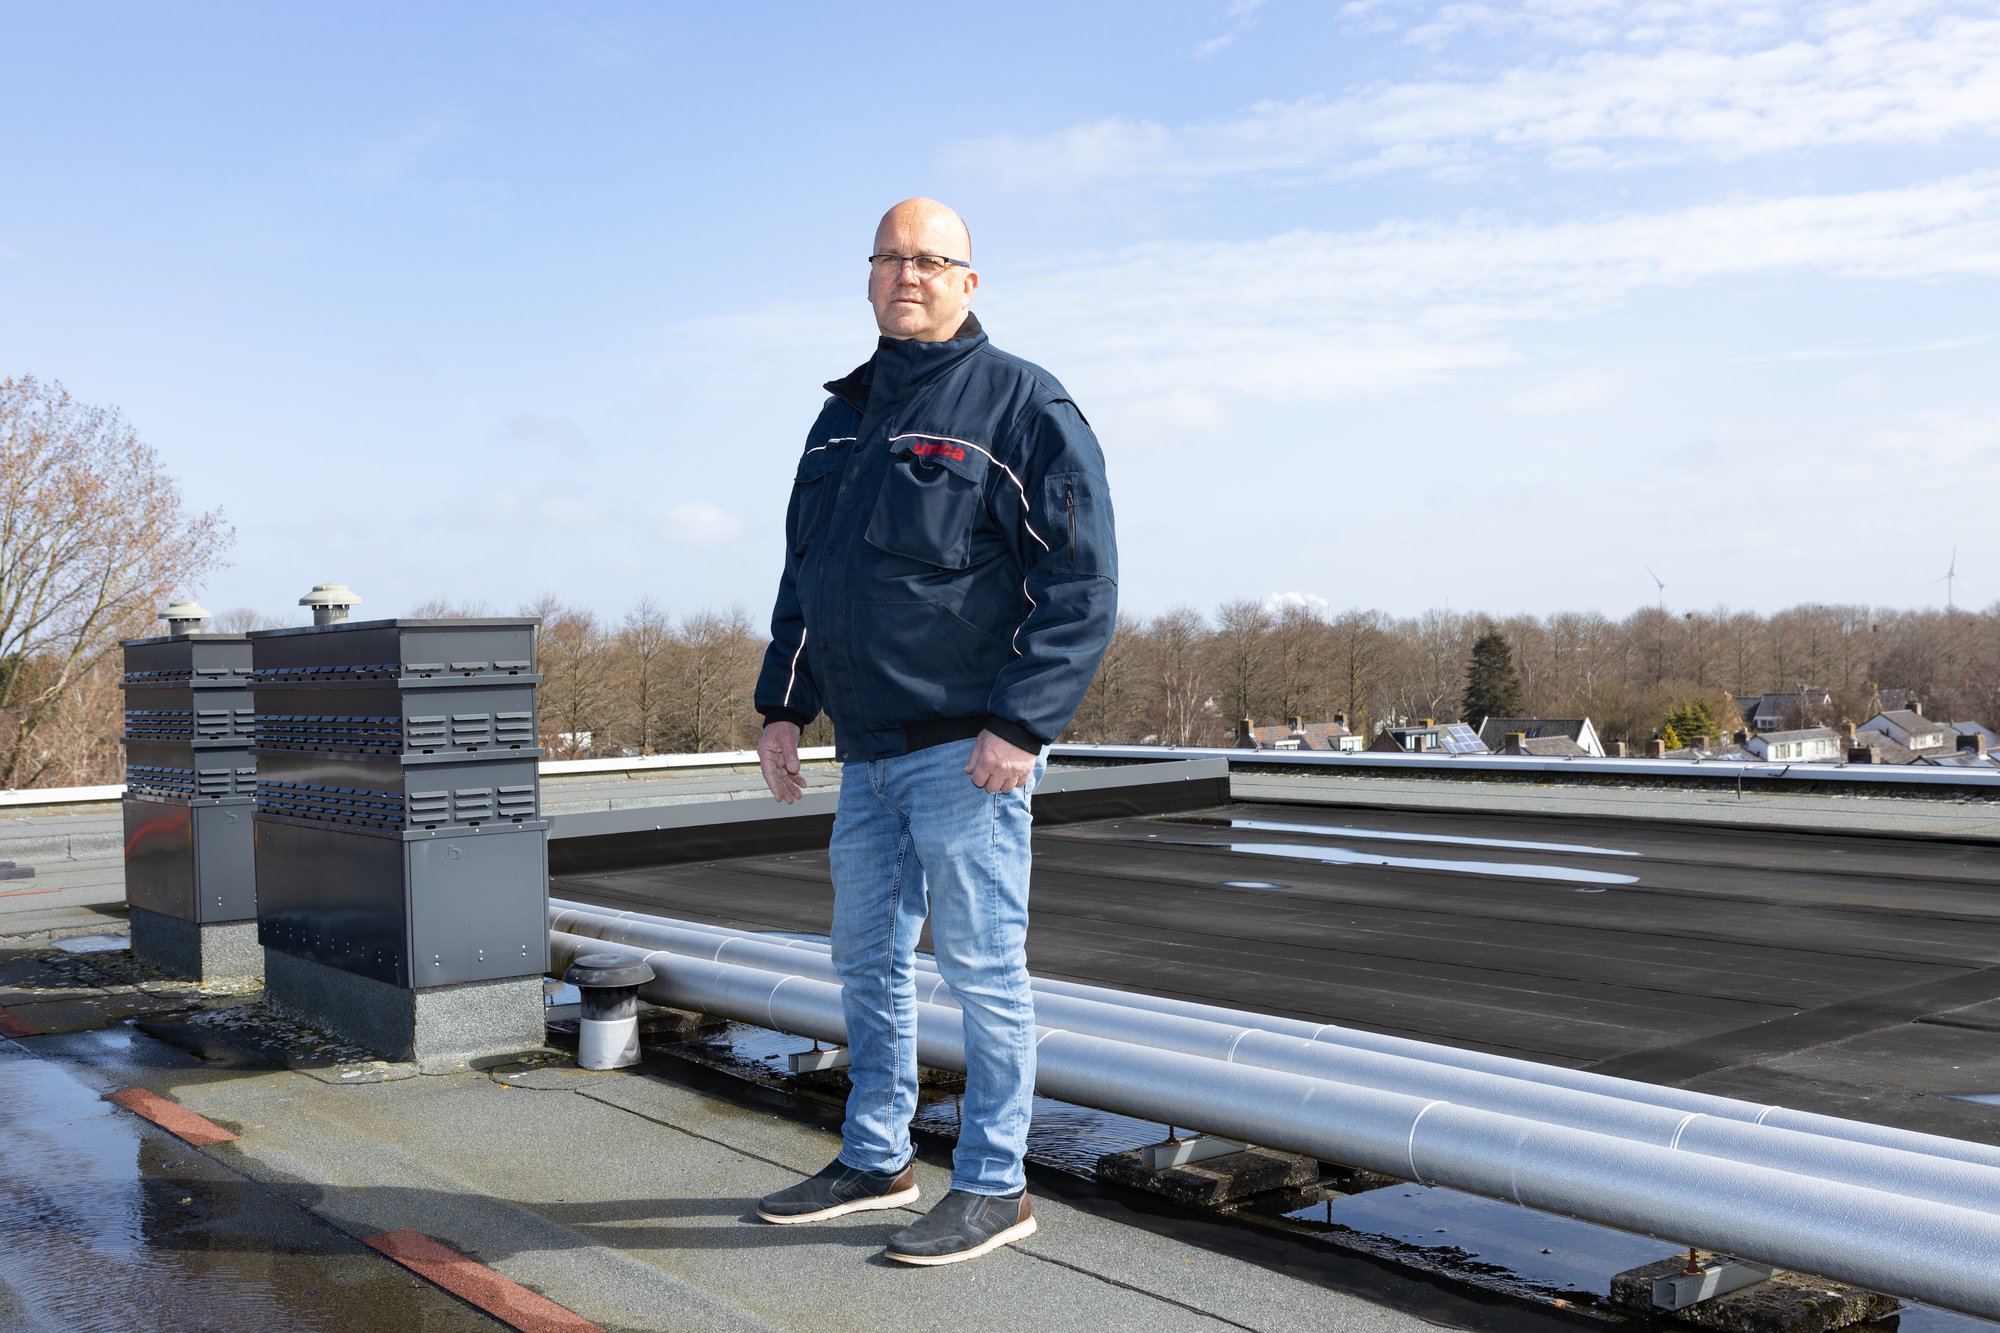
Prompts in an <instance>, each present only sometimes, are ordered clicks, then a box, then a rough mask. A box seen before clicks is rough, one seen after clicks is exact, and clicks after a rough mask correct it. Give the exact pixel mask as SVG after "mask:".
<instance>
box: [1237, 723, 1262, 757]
mask: <svg viewBox="0 0 2000 1333" xmlns="http://www.w3.org/2000/svg"><path fill="white" fill-rule="evenodd" d="M1256 727H1257V724H1256V723H1255V722H1254V721H1252V720H1251V719H1250V718H1247V717H1246V718H1244V719H1243V720H1242V721H1240V722H1238V723H1237V724H1236V748H1237V749H1239V750H1254V749H1256V748H1257V735H1256Z"/></svg>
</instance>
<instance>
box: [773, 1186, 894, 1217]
mask: <svg viewBox="0 0 2000 1333" xmlns="http://www.w3.org/2000/svg"><path fill="white" fill-rule="evenodd" d="M918 1193H919V1191H918V1189H917V1187H916V1186H915V1185H912V1186H910V1187H909V1188H908V1189H906V1190H897V1191H896V1192H895V1193H894V1194H873V1195H870V1196H868V1197H867V1198H865V1199H849V1200H848V1201H847V1202H846V1203H836V1204H834V1205H833V1206H832V1207H830V1208H822V1209H820V1210H819V1211H818V1212H816V1213H785V1214H779V1213H767V1212H765V1211H764V1210H763V1209H762V1208H759V1209H758V1210H757V1216H759V1217H761V1218H763V1219H764V1220H765V1221H766V1222H776V1223H777V1224H778V1225H779V1226H781V1227H782V1226H789V1225H790V1224H791V1223H793V1222H824V1221H825V1220H826V1219H827V1218H829V1217H843V1216H845V1215H847V1214H848V1213H865V1212H867V1211H869V1210H870V1209H873V1208H901V1207H902V1206H903V1205H904V1204H906V1203H915V1202H916V1201H917V1195H918Z"/></svg>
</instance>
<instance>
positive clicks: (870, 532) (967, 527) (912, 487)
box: [862, 439, 987, 569]
mask: <svg viewBox="0 0 2000 1333" xmlns="http://www.w3.org/2000/svg"><path fill="white" fill-rule="evenodd" d="M986 466H987V464H986V455H985V454H982V453H980V452H979V451H977V450H975V449H967V448H964V447H962V446H960V445H955V444H941V443H937V442H934V441H931V440H921V439H920V440H916V441H906V442H901V443H899V444H898V446H897V448H896V451H895V452H894V453H893V454H891V455H890V457H889V468H888V471H887V472H886V473H885V474H884V475H883V477H882V492H881V495H880V496H879V497H878V498H877V499H876V501H875V512H874V513H873V514H872V515H870V516H869V519H868V527H867V529H866V531H864V532H863V533H862V536H863V538H864V539H865V540H866V541H867V542H868V544H869V545H870V546H873V547H875V548H876V549H877V550H881V551H887V552H888V553H889V554H891V555H900V556H904V557H906V558H908V559H911V560H920V561H922V562H923V563H924V564H927V565H935V566H936V567H938V568H939V569H964V568H965V567H966V566H967V565H969V564H971V563H972V536H973V532H974V530H975V529H976V528H977V526H978V523H979V518H980V514H981V512H982V511H983V509H984V507H985V493H986Z"/></svg>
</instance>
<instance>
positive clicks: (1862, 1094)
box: [553, 803, 2000, 1142]
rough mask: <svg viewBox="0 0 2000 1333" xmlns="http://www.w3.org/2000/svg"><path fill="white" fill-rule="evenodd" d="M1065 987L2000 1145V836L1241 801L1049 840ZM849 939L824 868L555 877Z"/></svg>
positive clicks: (662, 907)
mask: <svg viewBox="0 0 2000 1333" xmlns="http://www.w3.org/2000/svg"><path fill="white" fill-rule="evenodd" d="M1035 856H1036V861H1035V889H1034V897H1033V906H1032V910H1031V925H1030V933H1029V962H1030V966H1031V967H1032V969H1033V970H1034V972H1035V973H1036V974H1037V975H1038V976H1045V977H1054V978H1063V979H1069V980H1076V981H1085V982H1091V983H1095V984H1101V985H1109V986H1116V987H1121V988H1126V989H1133V990H1141V991H1150V992H1153V993H1156V994H1163V995H1174V996H1180V997H1185V998H1188V999H1194V1000H1200V1001H1204V1002H1207V1003H1213V1004H1224V1005H1232V1006H1236V1007H1240V1008H1245V1009H1250V1010H1256V1011H1260V1012H1266V1013H1274V1014H1283V1015H1288V1016H1292V1017H1299V1018H1309V1019H1315V1020H1319V1021H1325V1022H1337V1023H1343V1024H1348V1025H1352V1026H1356V1027H1362V1028H1368V1029H1371V1030H1376V1031H1382V1032H1392V1033H1396V1034H1398V1035H1404V1036H1412V1037H1417V1038H1420V1039H1425V1040H1433V1041H1439V1042H1444V1043H1447V1044H1451V1045H1456V1046H1464V1047H1474V1048H1479V1049H1484V1050H1493V1051H1500V1052H1504V1053H1508V1054H1513V1055H1519V1056H1523V1057H1526V1058H1530V1059H1535V1060H1540V1061H1544V1062H1548V1063H1552V1064H1558V1065H1567V1066H1575V1067H1584V1068H1591V1069H1595V1070H1599V1071H1601V1072H1605V1073H1612V1074H1618V1075H1622V1076H1627V1077H1633V1078H1639V1079H1644V1080H1646V1081H1649V1082H1656V1083H1672V1084H1681V1085H1685V1086H1691V1087H1699V1088H1702V1089H1704V1090H1707V1091H1712V1092H1718V1093H1723V1094H1726V1095H1731V1096H1738V1097H1745V1098H1750V1099H1753V1100H1757V1101H1770V1102H1778V1103H1782V1104H1784V1105H1789V1106H1796V1107H1800V1108H1803V1109H1809V1110H1818V1111H1824V1112H1828V1113H1831V1114H1838V1115H1845V1116H1852V1117H1857V1118H1861V1119H1871V1120H1878V1121H1883V1122H1886V1123H1892V1124H1898V1125H1903V1126H1906V1127H1909V1128H1913V1129H1921V1130H1926V1131H1929V1132H1934V1133H1944V1134H1950V1135H1954V1136H1957V1137H1961V1138H1972V1139H1981V1140H1985V1141H1988V1142H2000V1111H1996V1110H1995V1109H1994V1108H1993V1107H1991V1106H1985V1105H1980V1104H1978V1103H1974V1102H1967V1101H1963V1100H1957V1098H1959V1097H1962V1096H1964V1095H1966V1094H1982V1093H1995V1092H2000V1040H1996V1035H2000V966H1996V965H2000V849H1996V848H1995V847H1994V846H1993V845H1991V844H1984V845H1982V844H1978V843H1970V842H1948V841H1943V840H1927V839H1922V838H1897V837H1891V836H1885V835H1881V834H1871V835H1869V836H1867V837H1840V836H1834V835H1823V834H1809V833H1784V832H1773V831H1768V830H1727V829H1715V828H1697V827H1690V826H1684V825H1665V824H1644V823H1638V822H1627V821H1615V820H1591V819H1578V818H1543V819H1536V818H1532V817H1524V816H1519V815H1505V816H1491V815H1484V816H1482V815H1470V814H1438V813H1418V812H1402V811H1398V812H1391V811H1360V810H1352V809H1349V810H1335V809H1328V808H1325V807H1318V808H1315V807H1312V806H1303V805H1280V804H1275V803H1273V804H1243V803H1239V804H1235V805H1231V806H1229V807H1226V808H1223V809H1218V810H1216V811H1214V812H1212V813H1208V814H1198V815H1184V816H1157V817H1153V818H1143V819H1122V820H1111V821H1105V822H1102V823H1093V824H1080V825H1068V826H1061V827H1054V828H1043V829H1041V830H1038V831H1037V833H1036V840H1035ZM553 892H555V893H556V894H558V895H559V896H565V897H571V898H575V899H578V900H581V901H588V902H594V903H598V904H603V905H612V906H620V907H629V908H638V909H640V910H646V911H651V912H656V913H659V914H662V915H667V916H681V917H688V918H691V919H697V920H704V921H709V922H712V923H716V924H723V925H731V926H741V927H748V928H757V929H777V930H804V931H815V932H823V931H825V930H826V929H827V924H828V917H829V911H830V906H831V891H830V888H829V881H828V872H827V858H826V855H825V854H824V853H796V854H779V855H772V856H764V857H742V858H736V859H731V860H725V861H717V862H710V863H706V864H700V865H680V866H667V867H655V868H648V869H642V870H630V871H622V872H615V873H608V874H601V875H591V876H578V877H570V878H564V879H560V880H557V881H556V882H555V884H554V885H553Z"/></svg>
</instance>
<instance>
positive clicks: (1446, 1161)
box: [550, 931, 2000, 1318]
mask: <svg viewBox="0 0 2000 1333" xmlns="http://www.w3.org/2000/svg"><path fill="white" fill-rule="evenodd" d="M550 951H551V965H552V967H554V968H557V969H566V968H567V967H568V966H569V965H570V963H571V962H573V961H574V960H575V959H576V958H577V957H578V956H579V955H581V954H585V953H599V952H614V951H615V952H623V953H626V954H627V955H628V956H630V957H632V958H634V959H642V960H644V961H646V962H647V963H648V964H649V965H651V966H652V968H653V970H654V973H655V980H653V981H652V982H650V983H648V984H647V985H645V986H643V987H642V988H641V990H640V994H641V995H642V996H644V997H645V998H646V999H647V1000H649V1001H651V1002H653V1003H655V1004H663V1005H670V1006H673V1007H676V1008H684V1009H697V1010H701V1011H703V1012H706V1013H712V1014H718V1015H721V1016H723V1017H727V1018H734V1019H737V1020H739V1021H743V1022H750V1023H757V1024H760V1025H762V1026H765V1027H770V1028H776V1029H778V1030H780V1031H785V1032H796V1033H801V1034H804V1035H806V1036H811V1037H816V1038H818V1039H820V1040H824V1041H835V1042H841V1041H845V1039H846V1029H845V1025H844V1024H843V1022H842V1020H841V1008H840V987H839V986H837V985H835V984H833V983H831V982H826V981H815V980H811V979H808V978H805V977H800V976H796V975H790V974H780V973H776V972H764V971H759V970H756V969H753V968H747V967H736V966H732V965H730V964H727V963H715V962H709V961H706V960H703V959H699V958H692V957H687V956H685V955H676V954H667V953H660V952H656V951H650V950H646V949H643V948H636V947H633V946H628V945H608V944H606V943H605V942H604V941H601V940H595V939H588V938H585V937H582V936H577V935H571V934H568V933H566V932H561V931H557V932H552V933H551V935H550ZM917 1059H918V1061H919V1062H920V1063H922V1064H926V1065H930V1066H932V1067H934V1068H940V1069H952V1070H959V1071H963V1070H964V1068H965V1058H964V1040H963V1030H962V1028H961V1026H960V1014H959V1011H958V1010H956V1009H952V1008H948V1007H946V1006H943V1005H935V1004H919V1005H918V1006H917ZM1036 1063H1037V1073H1036V1080H1035V1086H1036V1090H1037V1091H1038V1092H1041V1093H1042V1094H1044V1095H1046V1096H1050V1097H1059V1098H1062V1099H1064V1100H1066V1101H1073V1102H1078V1103H1081V1104H1083V1105H1088V1106H1097V1107H1101V1108H1103V1109H1105V1110H1108V1111H1117V1112H1121V1113H1123V1114H1126V1115H1133V1116H1141V1117H1144V1118H1146V1119H1149V1120H1159V1121H1166V1122H1169V1123H1172V1124H1177V1125H1199V1126H1201V1127H1202V1128H1204V1129H1207V1130H1209V1131H1210V1132H1213V1133H1217V1134H1224V1135H1227V1136H1229V1137H1231V1138H1237V1139H1242V1140H1244V1141H1246V1142H1250V1143H1262V1144H1268V1145H1270V1146H1272V1147H1275V1148H1284V1149H1289V1150H1291V1151H1294V1152H1303V1153H1308V1154H1310V1155H1312V1156H1314V1157H1317V1158H1320V1159H1322V1160H1326V1161H1334V1162H1346V1163H1350V1164H1352V1165H1354V1166H1358V1167H1362V1168H1365V1169H1368V1170H1372V1171H1380V1172H1384V1173H1386V1174H1389V1175H1394V1176H1398V1177H1401V1178H1403V1179H1407V1180H1416V1181H1423V1182H1426V1183H1436V1184H1443V1185H1449V1186H1452V1187H1453V1188H1456V1189H1461V1190H1466V1191H1469V1192H1471V1193H1474V1194H1483V1195H1487V1196H1489V1197H1492V1198H1497V1199H1506V1200H1509V1201H1511V1202H1514V1203H1519V1204H1522V1205H1523V1206H1525V1207H1529V1208H1537V1209H1542V1210H1544V1211H1547V1212H1553V1213H1560V1214H1563V1215H1564V1216H1568V1217H1579V1218H1584V1219H1587V1220H1590V1221H1593V1222H1599V1223H1603V1224H1605V1225H1609V1226H1615V1227H1622V1228H1625V1229H1626V1230H1630V1231H1638V1232H1645V1233H1650V1234H1652V1235H1657V1236H1664V1237H1671V1238H1676V1239H1680V1240H1686V1241H1693V1242H1695V1243H1698V1244H1701V1245H1706V1246H1710V1247H1713V1248H1715V1249H1720V1250H1725V1251H1727V1252H1729V1253H1731V1254H1736V1255H1740V1256H1742V1257H1744V1258H1748V1259H1753V1260H1758V1261H1761V1262H1765V1263H1770V1264H1774V1265H1777V1266H1780V1267H1784V1268H1790V1269H1795V1270H1797V1271H1800V1272H1805V1273H1815V1274H1822V1275H1824V1276H1827V1277H1831V1278H1836V1279H1839V1280H1842V1281H1847V1282H1855V1283H1859V1284H1861V1285H1863V1286H1866V1287H1870V1288H1873V1289H1875V1290H1879V1291H1887V1292H1893V1293H1895V1294H1898V1295H1903V1296H1908V1297H1911V1298H1913V1299H1916V1300H1922V1301H1928V1302H1931V1303H1932V1304H1936V1305H1942V1306H1945V1307H1947V1308H1949V1309H1954V1310H1962V1311H1964V1312H1966V1313H1968V1314H1977V1315H1982V1316H1986V1317H1988V1318H1992V1317H2000V1284H1995V1283H1994V1282H1993V1281H1992V1274H1993V1273H1994V1272H1996V1271H2000V1216H1996V1215H1995V1214H1993V1213H1989V1212H1984V1211H1981V1210H1977V1209H1971V1208H1960V1207H1954V1206H1952V1205H1949V1204H1940V1203H1935V1202H1932V1201H1929V1200H1923V1199H1913V1198H1909V1197H1907V1196H1904V1195H1898V1194H1891V1193H1888V1192H1886V1191H1883V1190H1873V1189H1865V1188H1861V1187H1858V1186H1852V1185H1843V1184H1838V1183H1835V1182H1832V1181H1827V1180H1820V1179H1817V1178H1815V1177H1812V1176H1802V1175H1797V1174H1794V1173H1792V1172H1789V1171H1777V1170H1772V1169H1771V1168H1769V1167H1759V1166H1749V1165H1745V1164H1742V1163H1737V1162H1722V1161H1717V1160H1715V1159H1712V1158H1702V1157H1696V1156H1693V1155H1691V1154H1687V1153H1678V1152H1672V1151H1669V1150H1667V1149H1664V1148H1658V1147H1654V1146H1652V1145H1649V1144H1641V1143H1634V1142H1632V1141H1630V1140H1627V1139H1620V1138H1616V1137H1613V1136H1611V1135H1606V1134H1593V1133H1590V1132H1588V1131H1585V1130H1578V1129H1572V1128H1569V1127H1566V1126H1562V1125H1551V1124H1546V1123H1542V1122H1538V1121H1532V1120H1524V1119H1522V1118H1520V1117H1518V1116H1508V1115H1500V1114H1497V1113H1495V1112H1491V1111H1484V1110H1480V1109H1478V1108H1475V1107H1466V1106H1456V1105H1453V1104H1451V1103H1449V1102H1444V1101H1435V1100H1426V1099H1424V1098H1421V1097H1410V1096H1405V1095H1403V1094H1400V1093H1392V1092H1383V1091H1380V1090H1378V1089H1374V1088H1357V1087H1353V1086H1351V1085H1348V1084H1343V1083H1336V1082H1331V1081H1328V1080H1325V1079H1314V1078H1304V1077H1301V1076H1299V1075H1296V1074H1284V1073H1279V1072H1277V1071H1274V1070H1268V1069H1255V1068H1248V1067H1245V1066H1242V1065H1225V1064H1222V1063H1221V1062H1219V1061H1216V1060H1210V1059H1206V1058H1204V1057H1201V1056H1195V1055H1185V1054H1182V1053H1181V1052H1178V1051H1168V1050H1161V1049H1159V1048H1156V1047H1150V1046H1138V1045H1131V1044H1128V1043H1122V1042H1115V1041H1108V1040H1105V1039H1104V1038H1101V1037H1090V1036H1085V1035H1083V1034H1081V1033H1076V1032H1066V1031H1062V1030H1059V1029H1055V1028H1049V1027H1041V1028H1038V1030H1037V1038H1036Z"/></svg>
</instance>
